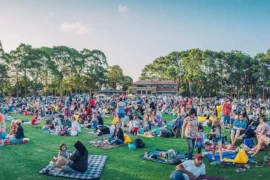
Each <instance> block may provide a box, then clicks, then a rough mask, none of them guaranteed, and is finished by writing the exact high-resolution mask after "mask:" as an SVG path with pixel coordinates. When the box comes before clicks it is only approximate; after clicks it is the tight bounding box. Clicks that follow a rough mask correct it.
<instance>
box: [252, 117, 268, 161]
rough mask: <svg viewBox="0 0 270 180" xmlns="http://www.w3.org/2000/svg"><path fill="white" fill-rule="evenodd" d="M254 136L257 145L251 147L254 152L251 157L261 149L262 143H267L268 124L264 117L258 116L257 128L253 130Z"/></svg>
mask: <svg viewBox="0 0 270 180" xmlns="http://www.w3.org/2000/svg"><path fill="white" fill-rule="evenodd" d="M255 133H256V137H257V140H258V144H257V146H255V147H254V148H252V150H253V151H255V152H254V154H252V157H254V156H256V155H257V154H258V152H259V151H260V150H261V148H262V146H263V144H264V143H265V144H267V145H268V144H269V141H268V140H269V137H270V126H269V124H267V120H266V118H265V117H260V124H259V125H258V127H257V129H256V130H255Z"/></svg>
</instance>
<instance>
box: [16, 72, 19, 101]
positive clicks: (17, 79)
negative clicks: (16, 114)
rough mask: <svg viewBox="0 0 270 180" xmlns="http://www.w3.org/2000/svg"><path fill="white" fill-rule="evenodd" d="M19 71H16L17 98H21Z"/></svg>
mask: <svg viewBox="0 0 270 180" xmlns="http://www.w3.org/2000/svg"><path fill="white" fill-rule="evenodd" d="M18 76H19V75H18V71H17V70H16V81H17V82H16V90H17V98H18V97H19V78H18Z"/></svg>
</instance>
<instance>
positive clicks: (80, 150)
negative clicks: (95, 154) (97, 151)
mask: <svg viewBox="0 0 270 180" xmlns="http://www.w3.org/2000/svg"><path fill="white" fill-rule="evenodd" d="M74 147H75V149H76V150H75V152H74V153H73V154H72V155H71V156H70V158H69V160H68V162H67V164H66V165H65V166H64V167H62V169H61V171H62V172H63V173H83V172H85V171H86V170H87V168H88V151H87V149H86V148H85V146H84V145H83V144H82V143H81V141H76V142H75V144H74Z"/></svg>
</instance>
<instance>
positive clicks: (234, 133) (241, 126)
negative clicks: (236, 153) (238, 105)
mask: <svg viewBox="0 0 270 180" xmlns="http://www.w3.org/2000/svg"><path fill="white" fill-rule="evenodd" d="M245 128H246V121H244V120H242V115H241V114H240V115H238V117H235V120H234V123H233V128H232V130H231V143H232V147H234V146H235V142H236V140H237V138H238V137H239V136H240V135H241V132H243V131H244V130H245Z"/></svg>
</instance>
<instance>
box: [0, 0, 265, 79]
mask: <svg viewBox="0 0 270 180" xmlns="http://www.w3.org/2000/svg"><path fill="white" fill-rule="evenodd" d="M0 40H1V41H2V44H3V47H4V50H5V51H7V52H9V51H10V50H13V49H15V48H16V47H17V46H18V45H19V44H20V43H26V44H30V45H32V46H33V47H35V48H37V47H42V46H48V47H53V46H59V45H64V46H69V47H72V48H75V49H77V50H82V49H83V48H87V49H90V50H93V49H98V50H101V51H103V52H104V53H105V55H106V56H107V61H108V64H109V65H119V66H120V67H121V68H122V69H123V71H124V74H125V75H129V76H131V77H132V78H133V80H134V81H136V80H138V78H139V76H140V73H141V71H142V69H143V68H144V66H145V65H146V64H150V63H151V62H152V61H153V60H154V59H156V58H158V57H160V56H166V55H168V54H169V53H170V52H172V51H181V50H187V49H191V48H200V49H202V50H206V49H209V50H214V51H231V50H241V51H243V52H245V53H247V54H250V55H251V56H254V55H256V54H257V53H261V52H263V53H265V52H266V51H267V49H270V0H0Z"/></svg>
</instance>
